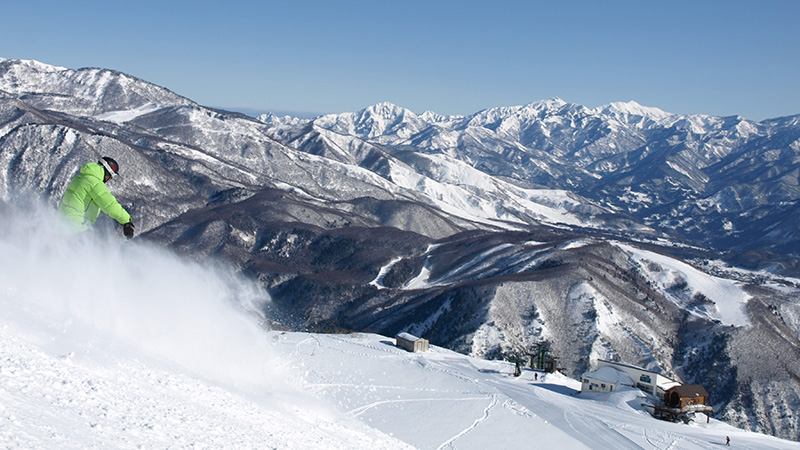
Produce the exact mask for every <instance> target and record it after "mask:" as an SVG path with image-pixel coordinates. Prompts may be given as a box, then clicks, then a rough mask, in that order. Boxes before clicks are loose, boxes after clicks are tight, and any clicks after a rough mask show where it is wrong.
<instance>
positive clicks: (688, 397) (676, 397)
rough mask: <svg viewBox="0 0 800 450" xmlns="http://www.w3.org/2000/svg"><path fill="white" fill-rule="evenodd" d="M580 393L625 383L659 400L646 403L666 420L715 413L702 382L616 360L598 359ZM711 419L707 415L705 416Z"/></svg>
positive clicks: (612, 389)
mask: <svg viewBox="0 0 800 450" xmlns="http://www.w3.org/2000/svg"><path fill="white" fill-rule="evenodd" d="M581 381H582V385H581V392H600V393H602V392H614V391H617V390H619V389H620V387H622V386H628V387H634V388H637V389H639V390H641V391H643V392H646V393H648V394H652V395H653V396H655V397H656V398H658V399H660V400H661V402H660V404H655V405H643V406H644V407H645V408H646V409H647V410H648V411H650V413H651V414H652V415H653V416H654V417H656V418H659V419H663V420H670V421H676V420H683V421H684V422H688V421H689V420H691V417H692V416H693V415H694V413H697V412H701V413H713V412H714V408H713V407H712V406H710V405H707V404H706V403H707V402H708V393H707V392H706V390H705V389H704V388H703V386H701V385H699V384H689V385H684V384H681V383H679V382H677V381H675V380H672V379H670V378H667V377H665V376H663V375H661V374H659V373H657V372H653V371H650V370H647V369H643V368H641V367H636V366H632V365H630V364H624V363H620V362H615V361H606V360H602V359H601V360H598V361H597V369H596V370H594V371H592V372H584V374H583V376H582V380H581ZM706 420H708V415H707V417H706Z"/></svg>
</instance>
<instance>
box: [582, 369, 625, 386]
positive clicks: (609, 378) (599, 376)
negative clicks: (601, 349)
mask: <svg viewBox="0 0 800 450" xmlns="http://www.w3.org/2000/svg"><path fill="white" fill-rule="evenodd" d="M583 376H584V377H586V378H591V379H593V380H598V381H605V382H606V383H613V384H627V385H629V386H633V385H634V384H633V380H631V377H630V376H629V375H628V374H627V373H625V372H623V371H621V370H619V369H615V368H613V367H611V366H605V367H601V368H599V369H597V370H594V371H592V372H584V373H583Z"/></svg>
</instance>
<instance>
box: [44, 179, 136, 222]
mask: <svg viewBox="0 0 800 450" xmlns="http://www.w3.org/2000/svg"><path fill="white" fill-rule="evenodd" d="M104 175H105V169H103V166H101V165H100V164H98V163H88V164H84V165H83V167H81V173H79V174H78V175H76V176H75V178H73V179H72V181H71V182H70V183H69V186H68V187H67V190H66V192H64V196H63V197H61V205H60V206H59V207H58V211H59V212H60V213H61V215H62V217H64V218H66V219H67V221H68V222H69V223H71V224H72V225H74V226H75V227H76V229H77V230H78V231H84V230H87V229H89V228H90V227H91V225H92V224H94V223H95V221H97V217H98V216H99V215H100V211H103V212H104V213H106V214H108V215H109V216H110V217H111V218H113V219H115V220H116V221H117V222H119V223H120V224H123V225H124V224H126V223H128V222H130V221H131V215H130V214H128V211H125V208H123V207H122V205H120V204H119V202H118V201H117V199H116V198H115V197H114V195H113V194H111V191H109V190H108V187H107V186H106V184H105V183H103V176H104Z"/></svg>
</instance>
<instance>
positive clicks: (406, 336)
mask: <svg viewBox="0 0 800 450" xmlns="http://www.w3.org/2000/svg"><path fill="white" fill-rule="evenodd" d="M397 337H398V338H401V339H405V340H407V341H412V342H413V341H418V340H419V338H418V337H416V336H414V335H413V334H410V333H400V334H398V335H397Z"/></svg>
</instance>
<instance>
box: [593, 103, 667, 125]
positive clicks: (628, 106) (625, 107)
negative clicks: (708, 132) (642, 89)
mask: <svg viewBox="0 0 800 450" xmlns="http://www.w3.org/2000/svg"><path fill="white" fill-rule="evenodd" d="M594 111H595V112H597V113H601V114H605V115H608V116H613V117H616V118H619V117H624V116H636V117H647V118H650V119H653V120H656V121H660V120H663V119H669V118H671V117H674V116H675V115H674V114H672V113H668V112H666V111H664V110H662V109H659V108H655V107H650V106H642V105H640V104H639V103H637V102H636V101H633V100H631V101H628V102H613V103H609V104H607V105H603V106H601V107H599V108H597V109H595V110H594Z"/></svg>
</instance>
